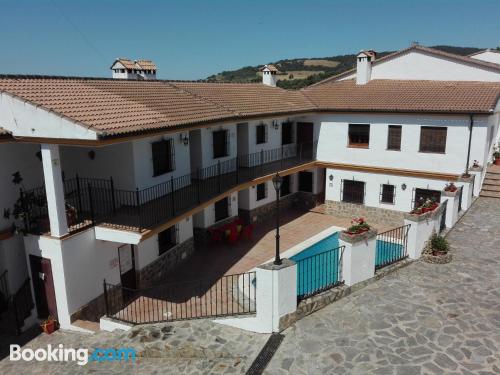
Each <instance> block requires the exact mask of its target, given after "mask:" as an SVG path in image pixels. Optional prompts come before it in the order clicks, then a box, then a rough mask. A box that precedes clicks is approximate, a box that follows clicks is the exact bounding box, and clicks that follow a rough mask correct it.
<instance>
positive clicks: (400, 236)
mask: <svg viewBox="0 0 500 375" xmlns="http://www.w3.org/2000/svg"><path fill="white" fill-rule="evenodd" d="M410 226H411V224H407V225H403V226H401V227H398V228H394V229H391V230H388V231H386V232H383V233H379V234H378V235H377V244H376V253H375V269H376V270H377V269H380V268H383V267H386V266H388V265H390V264H393V263H396V262H399V261H400V260H403V259H405V258H407V257H408V231H409V230H410Z"/></svg>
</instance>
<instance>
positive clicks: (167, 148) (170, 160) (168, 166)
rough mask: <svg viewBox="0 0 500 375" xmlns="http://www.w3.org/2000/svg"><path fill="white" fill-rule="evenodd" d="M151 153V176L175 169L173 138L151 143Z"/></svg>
mask: <svg viewBox="0 0 500 375" xmlns="http://www.w3.org/2000/svg"><path fill="white" fill-rule="evenodd" d="M151 150H152V153H153V176H160V175H162V174H165V173H168V172H172V171H173V170H175V147H174V140H173V139H165V140H161V141H158V142H153V143H151Z"/></svg>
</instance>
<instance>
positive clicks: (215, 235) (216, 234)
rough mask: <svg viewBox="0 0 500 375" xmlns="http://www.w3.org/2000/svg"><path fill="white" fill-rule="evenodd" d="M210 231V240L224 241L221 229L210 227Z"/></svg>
mask: <svg viewBox="0 0 500 375" xmlns="http://www.w3.org/2000/svg"><path fill="white" fill-rule="evenodd" d="M208 232H209V233H210V240H211V241H212V242H220V241H222V234H223V232H221V231H220V230H219V229H209V230H208Z"/></svg>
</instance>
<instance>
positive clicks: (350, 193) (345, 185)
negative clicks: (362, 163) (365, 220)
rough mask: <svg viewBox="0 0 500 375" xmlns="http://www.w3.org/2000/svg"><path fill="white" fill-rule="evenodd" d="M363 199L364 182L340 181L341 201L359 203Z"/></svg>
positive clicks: (362, 201)
mask: <svg viewBox="0 0 500 375" xmlns="http://www.w3.org/2000/svg"><path fill="white" fill-rule="evenodd" d="M364 201H365V183H364V182H362V181H353V180H343V181H342V202H347V203H360V204H363V203H364Z"/></svg>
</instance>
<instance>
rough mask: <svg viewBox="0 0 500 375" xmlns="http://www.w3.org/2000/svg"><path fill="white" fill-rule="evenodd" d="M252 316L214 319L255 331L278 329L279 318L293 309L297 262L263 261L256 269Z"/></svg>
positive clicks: (295, 306) (267, 331)
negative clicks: (255, 311)
mask: <svg viewBox="0 0 500 375" xmlns="http://www.w3.org/2000/svg"><path fill="white" fill-rule="evenodd" d="M256 271H257V272H256V279H257V282H256V292H255V293H256V294H255V298H256V301H255V303H256V307H257V313H256V316H255V317H248V318H226V319H217V320H215V322H217V323H221V324H226V325H229V326H232V327H237V328H241V329H245V330H247V331H252V332H259V333H272V332H279V331H280V319H281V318H282V317H284V316H286V315H288V314H290V313H293V312H294V311H295V310H297V264H296V263H295V262H294V261H293V260H290V259H282V264H281V265H279V266H277V265H275V264H273V263H267V264H263V265H261V266H259V267H257V270H256Z"/></svg>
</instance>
